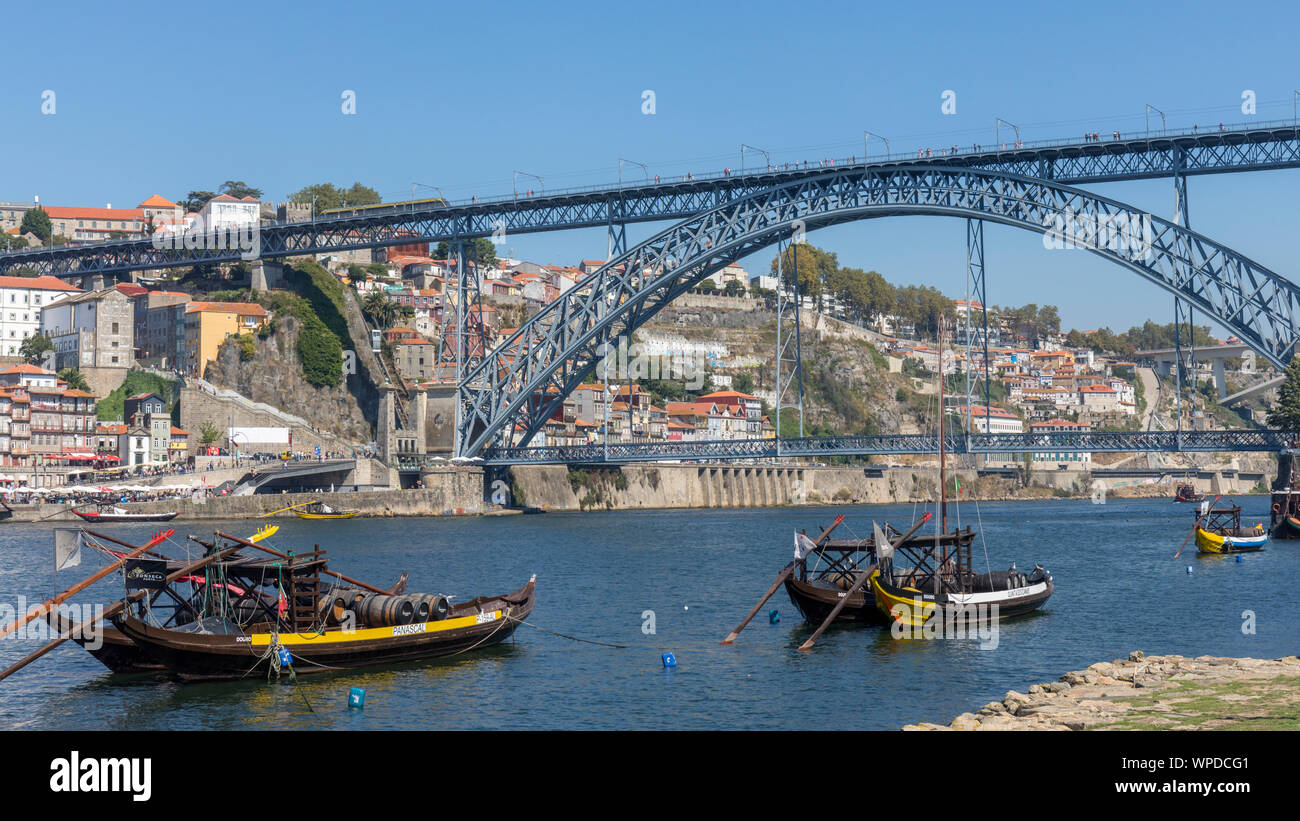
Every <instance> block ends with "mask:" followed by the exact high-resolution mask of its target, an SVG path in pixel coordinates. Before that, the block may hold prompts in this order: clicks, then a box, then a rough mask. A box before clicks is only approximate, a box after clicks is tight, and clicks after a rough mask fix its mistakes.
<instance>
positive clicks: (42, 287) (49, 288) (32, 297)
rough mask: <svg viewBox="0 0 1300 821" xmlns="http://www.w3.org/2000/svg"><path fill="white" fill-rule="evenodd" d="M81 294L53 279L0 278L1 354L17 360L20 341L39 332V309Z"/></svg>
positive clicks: (78, 289) (43, 277)
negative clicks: (15, 357)
mask: <svg viewBox="0 0 1300 821" xmlns="http://www.w3.org/2000/svg"><path fill="white" fill-rule="evenodd" d="M79 293H81V289H80V288H73V287H72V286H71V285H68V284H67V283H66V282H63V281H62V280H60V279H58V278H56V277H52V276H42V277H5V276H0V351H3V352H4V355H5V356H17V355H18V349H19V347H21V346H22V344H23V340H24V339H26V338H27V337H29V336H32V335H33V334H36V333H38V332H39V331H40V329H41V309H42V308H44V307H45V306H47V305H52V304H54V303H56V302H58V301H59V300H61V299H64V298H65V297H67V296H69V295H71V294H79Z"/></svg>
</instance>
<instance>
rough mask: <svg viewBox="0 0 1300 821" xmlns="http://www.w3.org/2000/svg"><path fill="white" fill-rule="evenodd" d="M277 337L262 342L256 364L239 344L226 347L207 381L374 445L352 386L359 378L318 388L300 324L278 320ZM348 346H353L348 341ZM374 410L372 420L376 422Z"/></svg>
mask: <svg viewBox="0 0 1300 821" xmlns="http://www.w3.org/2000/svg"><path fill="white" fill-rule="evenodd" d="M275 322H276V324H275V332H274V333H273V334H271V335H270V336H269V337H267V338H266V339H258V340H257V345H256V350H255V352H254V354H253V357H252V358H251V359H247V360H245V359H243V358H242V356H241V353H240V347H239V345H238V344H233V343H231V342H229V341H227V342H226V343H224V344H223V345H222V346H221V349H220V350H219V351H218V353H217V358H216V359H215V360H213V361H212V362H211V363H209V364H208V368H207V371H206V373H205V375H204V378H205V379H207V380H208V381H209V382H211V383H212V384H214V385H216V386H217V387H220V388H228V389H229V390H233V391H238V392H239V393H241V394H243V395H244V396H245V397H247V398H249V399H251V400H253V401H254V402H263V403H265V404H267V405H270V406H272V407H275V408H279V409H280V410H283V411H285V412H286V413H292V414H294V415H296V416H301V417H302V418H303V419H306V420H307V421H308V422H310V423H311V424H312V425H313V426H315V427H317V428H320V429H322V430H327V431H330V432H331V433H334V434H337V435H339V436H341V437H344V438H345V439H348V440H350V441H353V442H358V443H365V442H369V441H371V440H373V439H374V427H373V425H372V424H371V422H370V421H369V420H368V419H367V414H366V413H365V412H364V411H363V409H362V407H361V406H360V404H359V403H358V401H357V399H356V397H354V396H353V394H352V391H351V390H349V383H350V382H353V381H355V380H358V379H359V378H360V377H359V376H357V375H351V376H348V375H346V374H345V378H344V381H343V382H342V383H341V384H340V385H339V386H338V387H333V388H318V387H315V386H314V385H310V384H308V383H307V381H306V380H305V379H303V375H302V367H301V365H300V364H299V362H298V354H297V348H296V346H297V343H298V329H299V326H300V324H301V323H300V322H299V321H298V320H297V319H295V318H294V317H292V316H285V317H280V318H278V319H276V321H275ZM344 346H345V347H347V346H348V341H347V340H345V341H344ZM373 415H374V409H371V412H370V414H369V416H371V417H373Z"/></svg>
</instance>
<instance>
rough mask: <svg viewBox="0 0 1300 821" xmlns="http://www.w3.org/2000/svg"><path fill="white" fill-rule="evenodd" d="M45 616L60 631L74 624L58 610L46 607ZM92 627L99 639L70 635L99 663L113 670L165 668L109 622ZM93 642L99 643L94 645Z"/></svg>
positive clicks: (139, 671)
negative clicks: (96, 645) (92, 639)
mask: <svg viewBox="0 0 1300 821" xmlns="http://www.w3.org/2000/svg"><path fill="white" fill-rule="evenodd" d="M45 618H46V621H48V622H49V623H50V627H52V628H54V630H55V631H57V632H58V633H59V634H62V633H65V632H67V631H68V630H69V629H71V628H72V626H73V624H72V622H71V621H69V620H68V619H66V618H64V617H63V616H62V615H61V614H60V613H59V612H58V611H57V610H51V611H49V612H48V613H46V615H45ZM95 629H96V630H97V631H98V632H99V638H100V641H98V642H92V641H90V640H89V639H88V638H87V637H86V636H72V637H71V641H75V642H76V643H77V644H80V645H81V646H82V648H84V649H85V650H86V652H88V653H90V654H91V655H92V656H94V657H95V659H96V660H98V661H99V663H100V664H103V665H104V666H105V667H107V668H108V669H109V670H112V671H113V672H114V673H156V672H158V671H159V670H165V669H166V668H165V667H163V665H161V664H159V663H158V662H156V661H154V660H153V659H151V658H150V657H149V656H148V655H147V654H146V653H145V651H144V650H142V649H141V648H140V647H139V646H137V645H136V643H135V642H133V641H131V640H130V639H129V638H127V637H126V636H124V635H122V633H121V631H119V630H118V629H117V628H115V627H113V626H112V625H111V624H106V623H104V622H100V623H99V624H98V625H97V626H96V628H95ZM94 644H98V645H99V646H98V647H95V646H93V645H94Z"/></svg>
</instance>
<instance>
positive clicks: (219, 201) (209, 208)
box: [199, 194, 262, 231]
mask: <svg viewBox="0 0 1300 821" xmlns="http://www.w3.org/2000/svg"><path fill="white" fill-rule="evenodd" d="M261 210H262V204H261V203H260V202H258V201H257V200H255V199H253V198H252V197H244V198H243V199H235V198H234V197H232V196H230V195H229V194H219V195H218V196H215V197H213V198H212V199H210V200H208V202H207V204H206V205H204V206H203V209H202V210H201V211H199V218H200V219H201V220H202V221H203V227H204V230H207V231H215V230H218V229H221V228H226V227H229V226H236V225H257V224H258V222H259V220H260V219H261Z"/></svg>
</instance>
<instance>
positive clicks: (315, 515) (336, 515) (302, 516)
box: [294, 510, 361, 519]
mask: <svg viewBox="0 0 1300 821" xmlns="http://www.w3.org/2000/svg"><path fill="white" fill-rule="evenodd" d="M294 513H295V514H297V516H298V518H299V519H351V518H352V517H354V516H357V515H359V514H360V513H361V511H359V510H353V511H351V512H349V513H303V512H302V511H301V510H295V511H294Z"/></svg>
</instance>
